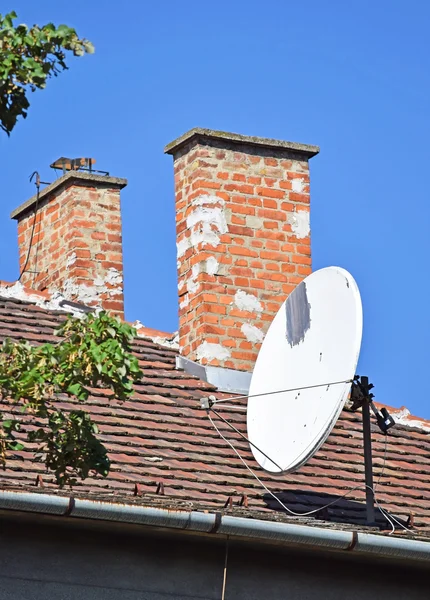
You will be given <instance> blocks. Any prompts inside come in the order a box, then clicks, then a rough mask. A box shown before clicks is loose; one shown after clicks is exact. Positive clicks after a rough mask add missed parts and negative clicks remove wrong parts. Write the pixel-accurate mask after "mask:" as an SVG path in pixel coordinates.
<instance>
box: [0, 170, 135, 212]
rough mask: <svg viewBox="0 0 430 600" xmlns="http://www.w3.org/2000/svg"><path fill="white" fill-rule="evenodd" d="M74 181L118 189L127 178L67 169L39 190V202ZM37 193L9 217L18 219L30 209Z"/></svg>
mask: <svg viewBox="0 0 430 600" xmlns="http://www.w3.org/2000/svg"><path fill="white" fill-rule="evenodd" d="M69 181H70V182H74V183H76V184H77V185H81V186H84V185H91V183H94V184H104V185H109V186H110V187H114V188H115V187H116V188H119V189H120V190H121V189H122V188H124V187H125V186H126V185H127V179H123V178H121V177H111V176H110V175H98V174H97V173H91V172H85V171H68V172H67V173H65V174H64V175H62V176H61V177H59V178H58V179H56V180H55V181H53V182H52V183H50V184H49V185H47V186H46V187H45V188H43V190H40V193H39V202H40V201H41V200H44V199H45V198H46V197H47V196H49V195H50V194H52V193H53V192H54V191H55V190H57V189H58V188H59V187H61V186H62V185H64V184H65V183H67V182H69ZM36 200H37V194H35V195H34V196H32V197H31V198H29V199H28V200H26V201H25V202H23V204H21V205H20V206H18V208H15V210H13V211H12V212H11V213H10V218H11V219H19V218H20V217H21V215H22V214H23V213H25V212H27V211H28V210H30V209H31V208H32V207H33V205H34V204H35V203H36Z"/></svg>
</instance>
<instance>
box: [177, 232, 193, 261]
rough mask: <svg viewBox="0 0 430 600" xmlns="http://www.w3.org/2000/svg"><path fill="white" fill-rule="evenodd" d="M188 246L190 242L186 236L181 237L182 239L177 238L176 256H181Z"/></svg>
mask: <svg viewBox="0 0 430 600" xmlns="http://www.w3.org/2000/svg"><path fill="white" fill-rule="evenodd" d="M189 247H190V242H189V240H188V238H183V239H182V240H179V242H177V244H176V256H177V257H178V258H179V257H180V256H183V255H184V254H185V252H186V251H187V250H188V248H189ZM179 265H180V263H178V266H179ZM178 268H179V267H178Z"/></svg>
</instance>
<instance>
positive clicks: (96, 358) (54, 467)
mask: <svg viewBox="0 0 430 600" xmlns="http://www.w3.org/2000/svg"><path fill="white" fill-rule="evenodd" d="M56 334H57V335H58V336H59V338H60V340H59V342H58V343H56V344H43V345H40V346H34V345H31V344H29V343H28V342H26V341H21V342H17V341H12V340H10V339H7V340H5V342H4V343H3V346H2V348H1V350H0V392H1V394H2V396H3V397H8V398H10V400H11V401H12V403H13V404H15V405H16V406H19V407H20V409H21V412H22V413H25V414H27V415H30V424H29V423H28V419H25V424H24V423H23V422H21V421H20V419H17V418H14V419H4V418H2V417H1V415H0V419H1V426H2V427H1V429H0V462H1V463H2V464H3V465H6V461H7V455H8V452H9V451H19V450H23V449H24V447H25V445H26V444H27V442H31V443H32V444H36V450H35V459H36V460H38V461H43V462H44V463H45V465H46V467H47V469H49V470H51V471H52V472H53V473H54V475H55V478H56V481H57V483H58V484H59V485H60V486H61V487H63V486H64V485H66V484H68V485H72V484H73V483H75V482H76V481H77V478H80V479H85V478H86V477H87V476H88V474H89V473H90V472H95V473H99V474H100V475H103V476H106V475H107V474H108V473H109V468H110V461H109V457H108V455H107V452H106V448H105V447H104V446H103V444H102V443H101V442H100V441H99V440H98V438H97V433H98V429H97V425H96V424H95V423H93V421H92V420H91V417H90V415H89V414H88V413H87V412H86V411H85V410H70V411H66V410H64V409H62V408H60V403H61V402H62V403H64V401H65V400H67V398H73V399H75V400H78V401H80V402H82V403H85V400H87V398H88V396H89V394H90V389H91V388H105V389H110V390H111V391H112V392H113V395H114V397H115V398H118V399H119V400H126V399H127V398H129V397H130V395H131V394H132V392H133V382H134V381H136V380H137V379H139V378H140V377H141V374H142V373H141V371H140V369H139V365H138V361H137V358H136V357H135V356H133V355H132V354H131V343H132V341H133V338H134V336H135V330H134V329H133V328H132V327H131V326H130V325H128V324H126V323H123V322H121V321H120V320H119V319H118V318H117V317H112V316H110V315H109V314H107V313H106V312H100V313H99V314H98V315H96V314H93V313H90V314H88V315H86V316H85V317H84V318H82V319H78V318H73V317H70V316H69V317H68V318H67V319H66V320H65V321H64V323H63V324H62V325H61V327H60V328H59V329H58V330H57V331H56Z"/></svg>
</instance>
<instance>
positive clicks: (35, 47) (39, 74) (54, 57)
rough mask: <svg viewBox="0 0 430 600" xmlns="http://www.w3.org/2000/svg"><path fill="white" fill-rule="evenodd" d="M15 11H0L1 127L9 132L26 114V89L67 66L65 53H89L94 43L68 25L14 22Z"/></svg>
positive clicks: (38, 86) (40, 86) (40, 84)
mask: <svg viewBox="0 0 430 600" xmlns="http://www.w3.org/2000/svg"><path fill="white" fill-rule="evenodd" d="M16 18H17V15H16V13H15V12H10V13H8V14H6V15H4V16H3V15H1V14H0V128H1V129H3V131H5V132H6V133H7V135H10V133H11V131H12V130H13V128H14V127H15V125H16V122H17V120H18V118H19V117H24V118H25V117H26V116H27V111H28V108H29V106H30V102H29V101H28V98H27V93H28V92H29V91H31V92H34V91H36V90H37V89H43V88H44V87H45V86H46V83H47V80H48V79H50V78H51V77H56V76H57V75H58V74H59V73H61V71H64V70H65V69H67V68H68V67H67V65H66V53H67V52H70V53H72V54H73V55H74V56H83V55H84V54H85V53H86V52H87V53H89V54H92V53H93V52H94V46H93V45H92V44H91V42H89V41H88V40H86V39H80V38H79V37H78V35H77V33H76V31H75V30H74V29H73V28H72V27H68V26H67V25H59V26H58V27H56V26H55V25H53V24H52V23H48V24H47V25H43V26H42V27H40V26H39V25H33V27H28V26H27V25H24V24H21V25H14V19H16Z"/></svg>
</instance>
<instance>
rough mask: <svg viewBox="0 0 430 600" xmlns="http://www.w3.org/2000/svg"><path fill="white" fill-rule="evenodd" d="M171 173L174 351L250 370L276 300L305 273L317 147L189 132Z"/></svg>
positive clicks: (174, 148)
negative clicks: (176, 336) (175, 313)
mask: <svg viewBox="0 0 430 600" xmlns="http://www.w3.org/2000/svg"><path fill="white" fill-rule="evenodd" d="M165 152H166V153H168V154H172V155H173V158H174V171H175V195H176V224H177V256H178V263H177V266H178V279H179V283H178V289H179V345H180V352H181V354H182V356H184V357H185V358H188V359H190V360H192V361H195V362H198V363H201V364H203V365H212V366H222V367H226V368H232V369H236V370H242V371H250V370H251V369H252V368H253V365H254V363H255V359H256V357H257V353H258V350H259V347H260V344H261V341H262V339H263V336H264V334H265V332H266V330H267V328H268V326H269V324H270V322H271V321H272V319H273V317H274V315H275V314H276V312H277V310H278V309H279V306H280V304H281V303H282V302H283V300H284V299H285V298H286V296H288V294H289V293H290V292H291V291H292V290H293V289H294V287H295V286H296V285H297V284H298V283H300V281H301V280H302V279H303V278H304V277H305V276H306V275H308V274H309V273H310V272H311V247H310V226H309V202H310V197H309V159H310V158H311V157H312V156H315V155H316V154H317V153H318V152H319V148H318V147H316V146H308V145H303V144H296V143H292V142H284V141H279V140H272V139H265V138H257V137H248V136H243V135H237V134H232V133H224V132H221V131H211V130H207V129H192V130H191V131H189V132H188V133H186V134H185V135H183V136H182V137H180V138H179V139H177V140H175V141H174V142H172V143H171V144H169V145H168V146H166V148H165Z"/></svg>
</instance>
